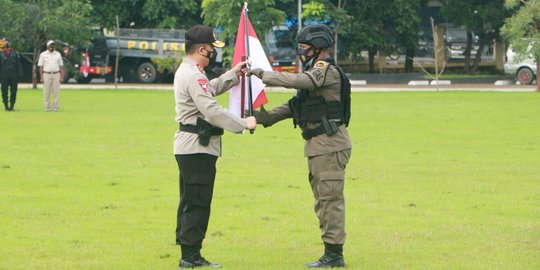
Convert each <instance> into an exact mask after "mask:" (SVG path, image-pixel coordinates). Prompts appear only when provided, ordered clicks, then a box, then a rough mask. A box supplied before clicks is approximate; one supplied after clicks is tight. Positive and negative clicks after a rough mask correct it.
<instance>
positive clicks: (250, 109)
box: [244, 2, 254, 134]
mask: <svg viewBox="0 0 540 270" xmlns="http://www.w3.org/2000/svg"><path fill="white" fill-rule="evenodd" d="M248 11H249V10H248V3H247V2H244V28H245V32H246V60H247V65H246V66H247V70H248V71H249V70H251V63H250V60H251V59H250V58H249V23H248V22H249V19H248ZM247 87H248V89H247V90H248V112H249V114H248V115H249V116H253V91H252V88H251V76H247ZM253 132H254V130H253V129H251V130H249V133H251V134H253Z"/></svg>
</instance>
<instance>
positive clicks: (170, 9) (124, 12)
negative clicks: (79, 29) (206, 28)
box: [91, 0, 202, 29]
mask: <svg viewBox="0 0 540 270" xmlns="http://www.w3.org/2000/svg"><path fill="white" fill-rule="evenodd" d="M91 2H92V5H93V7H94V12H93V16H92V17H93V18H94V23H95V24H96V25H97V26H102V27H107V28H114V27H116V16H117V15H118V17H119V21H120V27H134V28H175V29H187V28H189V27H191V26H192V25H195V24H198V23H202V18H201V6H200V5H201V4H200V1H197V0H146V1H144V0H92V1H91Z"/></svg>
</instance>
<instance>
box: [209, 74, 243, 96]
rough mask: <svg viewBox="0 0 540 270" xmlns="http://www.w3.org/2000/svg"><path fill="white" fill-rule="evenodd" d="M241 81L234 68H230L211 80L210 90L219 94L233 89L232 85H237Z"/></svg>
mask: <svg viewBox="0 0 540 270" xmlns="http://www.w3.org/2000/svg"><path fill="white" fill-rule="evenodd" d="M239 82H240V79H239V78H238V76H236V72H235V71H234V70H229V71H227V72H225V73H223V74H221V76H219V77H218V78H215V79H213V80H211V81H210V90H211V91H212V93H213V94H214V96H219V95H221V94H223V93H225V92H227V91H229V89H231V87H233V86H235V85H237V84H238V83H239Z"/></svg>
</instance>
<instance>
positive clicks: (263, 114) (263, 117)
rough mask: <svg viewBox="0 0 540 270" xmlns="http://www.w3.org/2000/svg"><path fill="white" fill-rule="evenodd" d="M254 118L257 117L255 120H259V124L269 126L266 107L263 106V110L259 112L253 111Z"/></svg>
mask: <svg viewBox="0 0 540 270" xmlns="http://www.w3.org/2000/svg"><path fill="white" fill-rule="evenodd" d="M253 116H255V119H257V123H258V124H261V125H263V126H267V125H268V121H269V117H268V112H267V111H266V110H265V109H264V106H262V105H261V110H259V111H256V110H253Z"/></svg>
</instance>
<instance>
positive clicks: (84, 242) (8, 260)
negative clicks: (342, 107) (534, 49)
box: [0, 89, 540, 270]
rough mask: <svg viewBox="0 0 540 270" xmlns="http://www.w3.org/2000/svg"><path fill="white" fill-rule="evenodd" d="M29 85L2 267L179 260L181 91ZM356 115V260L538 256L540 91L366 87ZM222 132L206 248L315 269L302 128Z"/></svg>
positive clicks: (8, 153)
mask: <svg viewBox="0 0 540 270" xmlns="http://www.w3.org/2000/svg"><path fill="white" fill-rule="evenodd" d="M290 96H291V94H287V93H270V94H269V99H270V100H271V104H270V105H269V106H268V107H274V106H276V105H279V104H281V103H282V102H285V101H286V100H287V99H288V98H289V97H290ZM18 100H19V102H18V103H17V105H16V108H17V109H18V110H19V111H17V112H3V111H1V112H0V269H9V270H11V269H55V270H56V269H176V267H177V263H178V247H177V246H175V244H174V229H175V215H176V207H177V202H178V180H177V178H178V171H177V165H176V162H175V160H174V157H173V155H172V140H173V134H174V131H175V130H176V129H177V125H176V123H175V122H174V101H173V95H172V92H170V91H141V90H120V91H114V90H64V91H63V92H62V97H61V111H60V112H58V113H46V112H44V111H43V110H42V94H41V91H40V90H30V89H22V90H21V91H20V92H19V98H18ZM226 100H227V96H224V97H220V101H221V102H222V103H226ZM351 122H352V123H351V126H350V128H349V131H350V134H351V137H352V140H353V154H352V158H351V161H350V163H349V165H348V167H347V174H346V178H347V179H346V188H345V189H346V191H345V195H346V202H347V233H348V238H347V243H346V245H345V258H346V263H347V265H348V266H347V268H348V269H490V270H491V269H527V270H528V269H540V140H539V134H540V95H539V94H538V93H490V92H487V93H486V92H483V93H479V92H407V93H405V92H397V93H354V94H353V118H352V121H351ZM223 144H224V146H223V156H222V157H221V158H220V159H219V160H218V176H217V180H216V187H215V189H216V190H215V193H214V194H215V197H214V201H213V208H212V216H211V220H210V227H209V230H208V234H207V239H206V240H205V245H204V248H203V255H204V256H205V257H206V258H208V259H210V260H212V261H215V262H218V263H221V264H223V265H224V267H225V269H304V264H305V263H307V262H310V261H313V260H315V259H317V258H318V257H319V256H320V255H321V252H322V248H323V247H322V244H321V242H320V232H319V230H318V228H317V220H316V217H315V214H314V213H313V211H312V208H313V199H312V195H311V191H310V190H309V185H308V182H307V169H306V167H307V166H306V160H305V158H304V157H303V141H302V139H301V136H300V134H299V131H298V130H294V129H293V128H292V124H291V122H290V121H283V122H281V123H278V124H277V125H275V126H274V127H272V128H270V129H264V128H259V129H257V131H256V132H255V134H254V135H249V134H245V135H235V134H231V133H227V134H226V135H225V136H224V138H223Z"/></svg>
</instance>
